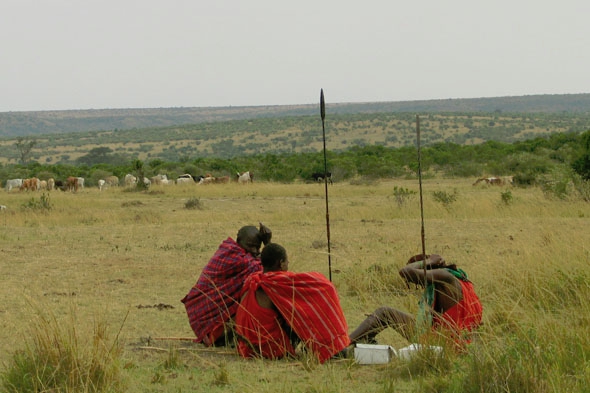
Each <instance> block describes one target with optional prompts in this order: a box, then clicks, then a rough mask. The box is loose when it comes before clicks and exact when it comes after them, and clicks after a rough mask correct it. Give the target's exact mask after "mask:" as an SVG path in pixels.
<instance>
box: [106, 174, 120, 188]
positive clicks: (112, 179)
mask: <svg viewBox="0 0 590 393" xmlns="http://www.w3.org/2000/svg"><path fill="white" fill-rule="evenodd" d="M104 181H105V185H106V186H107V187H118V186H119V178H118V177H117V176H109V177H107V178H106V179H104Z"/></svg>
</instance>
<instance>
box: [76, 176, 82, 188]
mask: <svg viewBox="0 0 590 393" xmlns="http://www.w3.org/2000/svg"><path fill="white" fill-rule="evenodd" d="M77 179H78V188H81V189H84V178H83V177H78V178H77Z"/></svg>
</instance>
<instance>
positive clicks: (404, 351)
mask: <svg viewBox="0 0 590 393" xmlns="http://www.w3.org/2000/svg"><path fill="white" fill-rule="evenodd" d="M426 350H429V351H432V352H433V353H434V354H436V355H440V354H441V353H442V350H443V349H442V347H439V346H435V345H430V346H423V345H420V344H410V345H408V346H407V347H403V348H400V349H398V350H397V356H398V357H399V358H400V359H402V360H410V359H411V358H412V357H413V356H415V355H416V354H417V353H419V352H420V351H426Z"/></svg>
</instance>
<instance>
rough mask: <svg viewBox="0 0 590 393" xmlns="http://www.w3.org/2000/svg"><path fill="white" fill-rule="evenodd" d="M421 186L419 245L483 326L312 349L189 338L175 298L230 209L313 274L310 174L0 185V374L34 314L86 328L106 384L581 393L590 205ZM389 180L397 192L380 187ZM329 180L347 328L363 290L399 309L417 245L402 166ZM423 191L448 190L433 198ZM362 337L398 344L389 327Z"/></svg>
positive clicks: (443, 182) (407, 305)
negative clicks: (426, 350)
mask: <svg viewBox="0 0 590 393" xmlns="http://www.w3.org/2000/svg"><path fill="white" fill-rule="evenodd" d="M423 186H424V216H425V225H424V228H425V233H426V249H427V252H429V253H439V254H441V255H443V256H444V257H445V258H446V259H447V260H448V261H449V262H456V263H457V264H458V265H459V267H462V268H463V269H465V270H466V271H467V272H468V274H469V276H470V279H471V280H472V281H473V282H474V285H475V287H476V290H477V292H478V293H479V295H480V298H481V300H482V303H483V305H484V324H483V326H482V327H481V329H480V331H479V332H478V338H477V340H476V341H475V342H474V343H473V344H472V346H471V347H470V348H469V350H468V353H467V354H465V355H463V356H457V355H455V354H452V353H447V354H446V355H445V359H444V361H441V360H437V359H426V360H424V359H422V363H418V362H415V361H413V362H410V363H404V362H401V361H398V360H395V359H394V361H392V362H391V363H389V364H387V365H372V366H361V365H357V364H355V363H354V362H353V361H352V360H351V359H343V360H334V361H329V362H327V363H326V364H323V365H318V364H314V363H313V362H310V361H309V359H305V358H302V359H298V360H283V361H262V360H244V359H241V358H239V357H238V356H237V355H236V353H234V352H233V351H232V350H229V349H206V348H204V347H202V346H200V345H196V344H193V343H191V342H190V341H185V340H178V339H182V338H190V337H192V336H193V333H192V331H191V329H190V327H189V324H188V321H187V317H186V313H185V310H184V307H183V305H182V303H181V302H180V299H181V298H182V297H183V296H184V295H185V294H186V293H187V292H188V290H189V289H190V288H191V286H192V285H193V284H194V283H195V281H196V279H197V277H198V275H199V273H200V271H201V269H202V268H203V266H204V265H205V264H206V262H207V261H208V259H209V258H210V257H211V255H212V254H213V253H214V251H215V250H216V248H217V246H218V245H219V243H221V241H223V240H224V239H225V238H227V237H228V236H231V237H234V236H235V235H236V232H237V230H238V229H239V228H240V227H241V226H242V225H247V224H253V225H257V224H258V222H263V223H264V224H265V225H267V226H269V227H270V228H271V229H272V231H273V241H274V242H277V243H280V244H282V245H284V246H285V247H286V249H287V251H288V253H289V258H290V262H291V263H290V264H289V268H290V269H291V270H293V271H309V270H316V271H320V272H322V273H324V274H325V275H326V276H328V275H329V270H328V254H327V236H326V210H325V208H326V200H325V194H324V186H323V185H321V184H320V185H318V184H299V183H293V184H277V183H270V182H269V183H264V182H257V183H254V184H249V185H246V186H240V185H238V184H236V183H230V184H225V185H212V186H197V185H190V186H185V187H183V186H180V185H176V186H168V187H157V186H153V187H152V188H151V189H150V190H149V191H148V192H128V191H125V190H124V189H123V188H122V187H121V188H111V189H108V190H106V191H103V192H99V191H98V189H96V188H86V189H84V190H81V191H79V192H78V193H68V192H60V191H53V192H51V193H45V194H41V193H25V192H22V193H21V192H12V193H6V192H2V193H1V195H0V204H2V205H6V206H7V209H6V210H2V211H0V276H1V277H2V286H1V287H0V293H1V299H3V302H2V304H0V323H1V327H0V362H1V364H2V370H3V373H6V370H10V367H11V364H13V362H14V360H13V359H14V358H13V354H14V353H15V351H18V350H26V349H27V347H28V348H31V347H33V344H34V340H33V338H34V337H35V335H38V334H39V333H38V331H37V332H36V329H39V328H42V329H44V328H45V327H47V326H53V325H57V326H58V329H59V328H63V329H65V330H66V331H67V334H66V335H72V336H75V337H76V339H75V340H73V341H74V342H75V343H76V345H78V346H79V347H80V349H79V351H80V352H82V351H83V349H82V348H83V347H84V346H89V347H90V348H91V350H92V348H93V343H96V341H97V336H100V337H99V338H101V339H104V341H105V342H106V343H107V345H111V346H112V347H116V348H117V351H116V353H117V356H116V357H115V362H114V363H115V364H114V366H113V367H115V368H116V369H117V370H118V371H117V375H118V377H117V378H118V381H119V383H117V384H116V386H115V387H111V390H112V391H125V392H201V391H202V392H425V391H433V392H434V391H437V392H451V391H452V392H480V391H481V392H564V391H568V392H583V391H584V389H586V387H587V386H590V352H589V348H590V337H589V335H588V325H589V323H590V310H589V305H588V304H589V303H588V299H590V267H589V262H590V249H589V247H588V245H589V244H590V226H588V218H589V217H590V204H588V203H587V202H584V201H582V200H577V199H568V200H562V199H550V198H549V199H548V198H546V197H545V195H544V194H543V192H542V191H541V190H540V189H539V188H535V187H529V188H518V187H510V188H508V187H503V186H502V187H496V186H481V187H480V186H472V181H468V180H466V179H454V180H450V179H440V178H430V179H427V180H425V181H424V185H423ZM395 187H398V190H399V189H400V188H401V189H407V190H408V191H409V192H408V193H406V194H404V195H403V196H400V195H399V193H398V194H397V196H396V193H395V192H394V190H395ZM328 188H329V190H328V192H329V221H330V237H331V242H330V245H331V258H330V260H331V265H332V281H333V282H334V284H335V285H336V287H337V288H338V291H339V294H340V300H341V304H342V307H343V309H344V313H345V316H346V318H347V321H348V325H349V330H350V331H352V329H354V328H355V327H356V326H357V324H358V323H360V321H362V320H363V318H364V315H365V314H366V313H369V312H371V311H373V310H374V309H375V308H376V307H378V306H380V305H389V306H393V307H397V308H401V309H404V310H407V311H410V312H415V311H416V307H417V306H416V303H417V300H418V298H419V296H420V294H421V290H419V289H415V288H407V287H406V286H405V284H403V282H402V281H401V279H400V278H399V275H398V274H397V270H398V268H399V267H401V266H402V265H403V264H404V263H405V261H406V260H407V258H408V257H409V256H411V255H414V254H417V253H419V252H420V251H421V241H420V229H421V226H420V206H419V198H418V194H417V192H418V183H417V181H415V180H389V181H374V182H364V183H358V184H351V183H349V182H339V183H335V184H334V185H333V186H329V187H328ZM434 192H446V193H452V195H454V196H456V200H454V201H450V202H449V203H448V204H447V205H446V206H445V205H443V204H442V203H441V202H440V200H437V199H436V198H434V197H433V195H434V194H433V193H434ZM187 207H196V208H192V209H189V208H187ZM97 327H98V328H97ZM101 327H104V329H102V328H101ZM97 331H99V332H100V334H98V335H97V333H96V332H97ZM377 338H378V340H379V342H380V343H383V344H390V345H392V346H393V347H395V348H400V347H403V346H406V345H408V343H407V342H405V341H404V340H403V339H402V338H401V337H400V336H398V335H396V334H395V333H393V332H391V331H386V332H384V333H382V334H381V335H379V336H378V337H377ZM49 341H51V340H49ZM64 391H66V390H64ZM87 391H92V389H87Z"/></svg>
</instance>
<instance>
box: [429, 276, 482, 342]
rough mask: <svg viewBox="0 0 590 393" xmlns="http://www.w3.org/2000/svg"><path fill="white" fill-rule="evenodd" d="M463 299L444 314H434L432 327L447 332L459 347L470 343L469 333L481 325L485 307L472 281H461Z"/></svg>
mask: <svg viewBox="0 0 590 393" xmlns="http://www.w3.org/2000/svg"><path fill="white" fill-rule="evenodd" d="M459 282H460V283H461V290H462V292H463V299H462V300H461V301H460V302H459V303H457V304H455V305H454V306H453V307H451V308H449V309H448V310H447V311H445V312H444V313H442V314H434V315H433V318H432V327H433V329H435V330H445V331H447V332H448V333H449V334H450V336H451V337H452V338H454V339H455V341H456V342H457V344H458V345H460V346H461V345H463V344H465V343H468V342H470V337H469V332H471V331H473V330H474V329H476V328H477V327H478V326H479V325H480V324H481V319H482V314H483V307H482V305H481V302H480V301H479V298H478V297H477V295H476V293H475V290H474V289H473V284H472V283H471V281H463V280H459Z"/></svg>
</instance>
